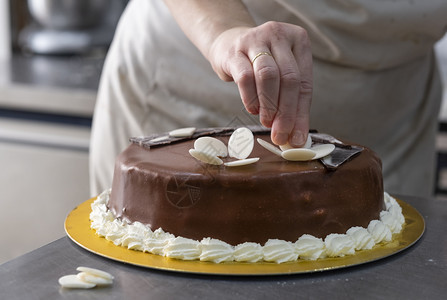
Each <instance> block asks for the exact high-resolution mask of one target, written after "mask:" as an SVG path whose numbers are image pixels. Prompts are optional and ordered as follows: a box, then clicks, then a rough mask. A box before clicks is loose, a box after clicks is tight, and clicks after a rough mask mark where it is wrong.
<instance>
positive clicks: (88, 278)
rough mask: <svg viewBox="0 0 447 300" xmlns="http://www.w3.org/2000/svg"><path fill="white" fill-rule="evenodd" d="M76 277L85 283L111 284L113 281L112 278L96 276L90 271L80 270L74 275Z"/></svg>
mask: <svg viewBox="0 0 447 300" xmlns="http://www.w3.org/2000/svg"><path fill="white" fill-rule="evenodd" d="M76 276H77V277H78V279H80V280H81V281H84V282H87V283H93V284H96V285H111V284H112V283H113V280H112V279H106V278H104V277H100V276H96V275H93V274H91V273H87V272H81V273H78V274H77V275H76Z"/></svg>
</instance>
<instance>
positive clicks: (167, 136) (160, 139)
mask: <svg viewBox="0 0 447 300" xmlns="http://www.w3.org/2000/svg"><path fill="white" fill-rule="evenodd" d="M167 139H169V135H164V136H159V137H156V138H153V139H152V140H150V142H152V143H157V142H161V141H164V140H167Z"/></svg>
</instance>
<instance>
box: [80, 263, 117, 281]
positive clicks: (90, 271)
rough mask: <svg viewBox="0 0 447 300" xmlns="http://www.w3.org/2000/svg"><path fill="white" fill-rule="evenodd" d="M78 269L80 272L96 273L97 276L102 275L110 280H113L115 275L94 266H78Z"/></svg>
mask: <svg viewBox="0 0 447 300" xmlns="http://www.w3.org/2000/svg"><path fill="white" fill-rule="evenodd" d="M76 271H79V272H86V273H89V274H92V275H95V276H99V277H102V278H105V279H109V280H113V278H114V277H113V275H112V274H110V273H107V272H105V271H101V270H98V269H94V268H89V267H82V266H81V267H77V268H76Z"/></svg>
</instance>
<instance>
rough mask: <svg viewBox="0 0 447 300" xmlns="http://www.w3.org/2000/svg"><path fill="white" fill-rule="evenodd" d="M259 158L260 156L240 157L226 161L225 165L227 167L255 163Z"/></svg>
mask: <svg viewBox="0 0 447 300" xmlns="http://www.w3.org/2000/svg"><path fill="white" fill-rule="evenodd" d="M258 160H259V157H253V158H245V159H239V160H235V161H229V162H226V163H224V165H225V166H227V167H239V166H245V165H250V164H254V163H255V162H257V161H258Z"/></svg>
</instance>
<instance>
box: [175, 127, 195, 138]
mask: <svg viewBox="0 0 447 300" xmlns="http://www.w3.org/2000/svg"><path fill="white" fill-rule="evenodd" d="M194 132H196V128H195V127H185V128H179V129H174V130H172V131H169V136H172V137H190V136H191V135H193V134H194Z"/></svg>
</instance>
